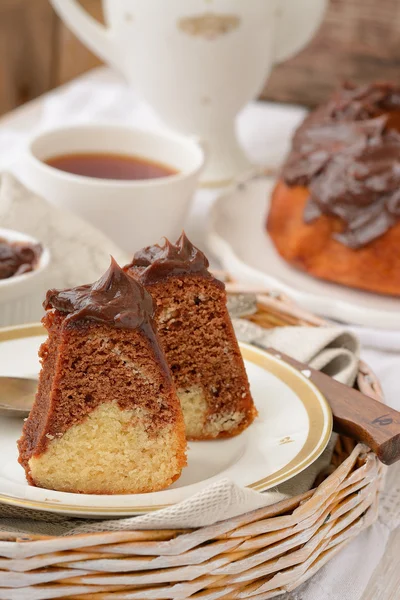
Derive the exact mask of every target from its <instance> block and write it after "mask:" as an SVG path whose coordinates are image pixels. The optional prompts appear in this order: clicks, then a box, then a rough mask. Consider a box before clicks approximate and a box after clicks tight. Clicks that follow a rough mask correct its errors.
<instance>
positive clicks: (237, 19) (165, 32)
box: [50, 0, 328, 182]
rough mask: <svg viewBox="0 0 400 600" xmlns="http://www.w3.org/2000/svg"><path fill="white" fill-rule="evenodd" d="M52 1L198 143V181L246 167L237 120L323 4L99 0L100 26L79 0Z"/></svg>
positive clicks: (310, 30)
mask: <svg viewBox="0 0 400 600" xmlns="http://www.w3.org/2000/svg"><path fill="white" fill-rule="evenodd" d="M50 1H51V3H52V4H53V6H54V8H55V9H56V11H57V12H58V14H59V15H60V16H61V17H62V19H63V20H64V21H65V23H66V24H67V25H68V26H69V27H70V29H71V30H72V31H73V32H74V33H75V34H76V35H77V36H78V37H79V38H80V39H81V40H82V41H83V42H84V43H85V44H86V45H87V46H88V47H89V48H91V49H92V50H93V51H94V52H95V53H97V54H98V55H99V56H100V57H101V58H102V59H104V60H105V61H106V62H108V63H110V64H111V65H112V66H113V67H115V68H116V69H118V70H119V71H121V72H122V73H123V74H124V75H125V77H126V78H127V80H128V82H129V83H131V84H132V85H133V86H134V87H135V88H136V89H137V90H138V91H139V93H141V94H142V95H143V97H144V98H145V99H146V100H147V101H148V102H149V103H150V104H151V105H152V106H153V107H154V108H155V109H156V110H157V111H158V113H159V114H160V116H161V117H162V118H163V119H164V121H165V123H166V124H167V125H168V126H170V127H171V128H173V129H175V130H177V131H179V132H181V133H186V134H195V135H197V136H198V137H199V138H200V140H202V141H203V143H204V146H205V148H206V151H207V154H208V163H207V166H206V169H205V172H204V174H203V178H204V179H205V180H206V181H208V182H210V181H215V182H217V181H224V180H229V179H231V178H232V177H233V176H234V175H237V174H238V173H240V172H241V171H243V170H245V169H246V168H248V166H249V163H248V161H247V159H246V157H245V155H244V153H243V151H242V150H241V148H240V147H239V145H238V143H237V140H236V135H235V117H236V115H237V114H238V112H239V110H240V109H241V108H243V106H244V105H245V104H246V103H247V102H248V101H250V100H251V99H253V98H256V97H257V96H258V94H259V93H260V92H261V90H262V88H263V85H264V83H265V80H266V78H267V77H268V75H269V72H270V70H271V68H272V66H273V65H274V64H275V63H278V62H280V61H283V60H285V59H286V58H288V57H289V56H292V55H293V54H296V53H297V52H298V51H299V50H300V49H301V48H302V47H303V46H304V45H305V44H306V43H307V42H308V41H309V40H310V39H311V37H312V36H313V34H314V32H315V31H316V29H317V27H318V26H319V24H320V22H321V20H322V16H323V13H324V10H325V7H326V5H327V1H328V0H103V6H104V14H105V18H106V23H107V26H106V27H104V26H103V25H101V24H99V23H98V22H97V21H95V20H94V19H93V18H92V17H90V16H89V15H88V14H87V13H86V12H85V10H84V9H83V8H82V7H81V6H80V4H79V3H78V1H77V0H50Z"/></svg>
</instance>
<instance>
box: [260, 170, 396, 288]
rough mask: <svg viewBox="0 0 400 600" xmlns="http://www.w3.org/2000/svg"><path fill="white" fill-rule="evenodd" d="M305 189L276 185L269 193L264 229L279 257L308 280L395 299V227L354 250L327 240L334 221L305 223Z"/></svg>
mask: <svg viewBox="0 0 400 600" xmlns="http://www.w3.org/2000/svg"><path fill="white" fill-rule="evenodd" d="M308 196H309V193H308V189H307V188H305V187H301V186H293V187H289V186H287V185H286V184H285V183H284V182H283V181H279V182H278V184H277V186H276V187H275V190H274V192H273V194H272V198H271V205H270V210H269V215H268V218H267V230H268V233H269V235H270V236H271V238H272V240H273V242H274V244H275V246H276V249H277V250H278V252H279V254H280V255H281V256H282V257H283V258H284V259H285V260H287V261H288V262H289V263H290V264H292V265H293V266H295V267H297V268H299V269H301V270H303V271H306V272H307V273H309V274H310V275H313V276H314V277H318V278H321V279H325V280H327V281H333V282H335V283H340V284H343V285H346V286H350V287H354V288H359V289H362V290H367V291H371V292H378V293H381V294H389V295H393V296H399V295H400V253H399V251H398V249H399V247H400V223H397V224H396V225H394V226H393V227H392V228H390V229H389V230H388V231H387V232H386V233H384V234H383V235H382V236H380V237H379V238H377V239H375V240H374V241H372V242H370V243H369V244H368V245H366V246H364V247H363V248H359V249H357V250H353V249H351V248H348V247H347V246H345V245H343V244H341V243H340V242H338V241H337V240H335V239H334V238H333V237H332V234H333V233H337V232H340V231H342V229H343V223H341V221H340V219H338V218H333V217H331V216H327V215H322V216H320V217H318V218H317V219H315V220H314V221H313V222H311V223H305V222H304V218H303V214H304V209H305V206H306V204H307V201H308Z"/></svg>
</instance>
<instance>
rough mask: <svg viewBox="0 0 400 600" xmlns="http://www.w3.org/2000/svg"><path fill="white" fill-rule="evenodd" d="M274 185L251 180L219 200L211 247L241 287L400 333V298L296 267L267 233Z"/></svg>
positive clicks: (212, 224) (362, 323)
mask: <svg viewBox="0 0 400 600" xmlns="http://www.w3.org/2000/svg"><path fill="white" fill-rule="evenodd" d="M273 186H274V181H273V180H271V179H266V178H258V179H252V180H250V181H249V182H248V183H245V184H240V185H237V186H235V187H234V188H232V189H231V191H229V192H227V193H225V194H224V195H222V196H220V197H219V198H218V199H217V200H216V202H215V204H214V206H213V209H212V215H211V219H210V229H209V234H208V240H207V241H208V245H209V247H210V249H211V251H212V252H213V253H214V254H215V255H216V257H217V258H218V259H219V260H220V262H221V263H222V266H223V268H224V269H226V270H227V271H229V272H230V273H231V275H232V276H233V277H235V278H236V279H238V280H239V281H241V282H245V283H251V284H256V285H262V286H266V287H268V288H270V289H274V290H277V291H280V292H284V293H286V294H288V295H289V296H291V297H292V298H293V299H295V300H296V301H297V302H298V303H299V304H301V305H302V306H303V307H305V308H307V309H309V310H310V311H312V312H314V313H318V314H320V315H323V316H326V317H330V318H332V319H336V320H338V321H345V322H348V323H354V324H358V325H368V326H373V327H381V328H384V329H400V299H399V298H391V297H389V296H382V295H379V294H373V293H369V292H363V291H358V290H353V289H351V288H347V287H345V286H341V285H336V284H334V283H329V282H326V281H323V280H320V279H315V278H314V277H311V276H310V275H307V274H306V273H303V272H301V271H298V270H297V269H294V268H292V267H291V266H290V265H289V264H288V263H287V262H285V261H284V260H283V259H282V258H281V257H280V256H279V255H278V253H277V252H276V251H275V248H274V246H273V244H272V242H271V240H270V238H269V236H268V235H267V233H266V231H265V222H266V216H267V211H268V198H269V195H270V193H271V191H272V188H273Z"/></svg>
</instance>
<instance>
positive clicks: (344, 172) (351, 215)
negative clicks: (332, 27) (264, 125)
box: [283, 83, 400, 248]
mask: <svg viewBox="0 0 400 600" xmlns="http://www.w3.org/2000/svg"><path fill="white" fill-rule="evenodd" d="M395 119H397V124H396V123H395ZM395 125H397V126H396V128H394V126H395ZM396 129H399V130H400V87H395V86H394V85H392V84H389V83H375V84H371V85H369V86H362V87H354V86H351V85H349V84H347V85H345V86H344V87H343V89H341V90H340V91H339V92H337V93H336V94H335V95H334V96H333V98H332V100H331V101H330V102H328V103H327V104H326V105H324V106H321V107H320V108H318V109H317V110H315V111H314V112H312V113H311V114H310V115H309V116H308V117H307V118H306V119H305V120H304V122H303V123H302V125H301V126H300V127H299V128H298V129H297V131H296V133H295V135H294V138H293V145H292V150H291V153H290V155H289V157H288V159H287V161H286V164H285V165H284V168H283V178H284V180H285V182H286V184H287V185H289V186H294V185H302V186H307V187H308V188H309V192H310V198H309V201H308V204H307V206H306V209H305V213H304V220H305V222H311V221H312V220H314V219H315V218H317V217H318V216H320V215H321V214H326V215H331V216H336V217H340V218H341V219H342V221H343V222H344V230H343V231H342V232H341V233H338V234H336V235H335V238H336V239H338V240H339V241H340V242H341V243H343V244H345V245H346V246H349V247H351V248H360V247H362V246H364V245H366V244H368V243H369V242H371V241H372V240H374V239H376V238H377V237H379V236H381V235H382V234H383V233H385V232H386V231H387V230H388V229H389V228H390V227H391V226H393V225H394V224H395V223H396V222H397V220H399V219H400V133H398V131H397V130H396Z"/></svg>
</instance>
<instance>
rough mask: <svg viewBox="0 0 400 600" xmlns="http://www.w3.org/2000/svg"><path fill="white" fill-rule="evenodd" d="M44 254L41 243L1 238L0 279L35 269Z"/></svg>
mask: <svg viewBox="0 0 400 600" xmlns="http://www.w3.org/2000/svg"><path fill="white" fill-rule="evenodd" d="M41 254H42V246H41V245H40V244H27V243H26V242H9V241H8V240H5V239H3V238H0V279H8V278H9V277H14V276H17V275H23V274H24V273H29V272H30V271H33V270H34V269H35V268H36V266H37V264H38V262H39V259H40V256H41Z"/></svg>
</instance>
